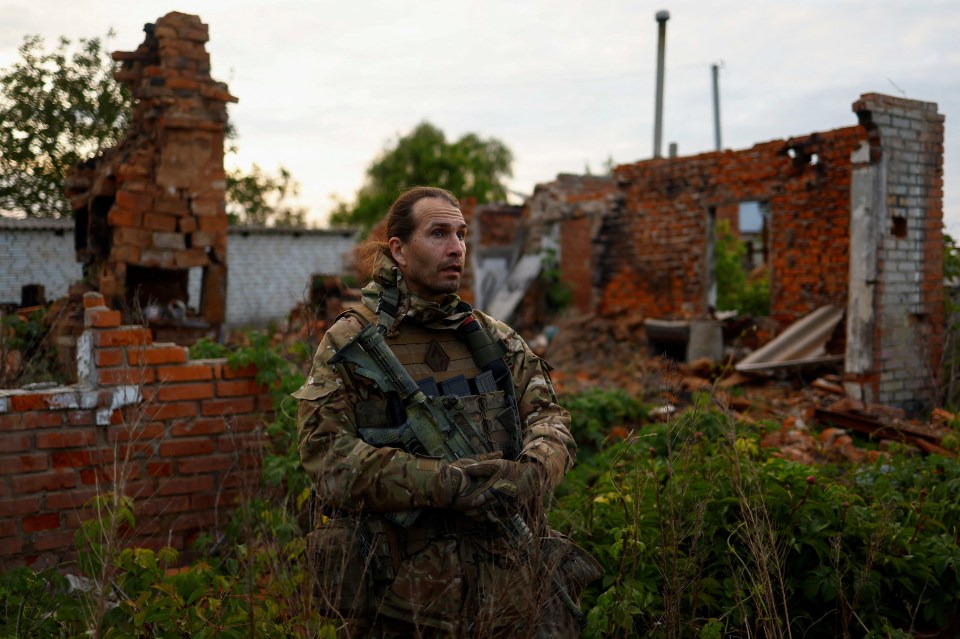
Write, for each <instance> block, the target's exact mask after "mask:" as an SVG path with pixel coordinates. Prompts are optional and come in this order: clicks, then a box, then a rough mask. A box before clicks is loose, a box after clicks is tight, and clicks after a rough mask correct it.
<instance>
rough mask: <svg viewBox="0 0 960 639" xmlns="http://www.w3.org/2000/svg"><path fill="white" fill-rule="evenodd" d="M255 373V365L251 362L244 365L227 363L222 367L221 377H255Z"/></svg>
mask: <svg viewBox="0 0 960 639" xmlns="http://www.w3.org/2000/svg"><path fill="white" fill-rule="evenodd" d="M256 375H257V367H256V366H254V365H253V364H246V365H244V366H237V367H234V366H233V365H230V364H227V365H226V366H224V367H223V378H224V379H237V378H238V377H255V376H256Z"/></svg>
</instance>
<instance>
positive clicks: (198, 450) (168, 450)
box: [160, 439, 214, 457]
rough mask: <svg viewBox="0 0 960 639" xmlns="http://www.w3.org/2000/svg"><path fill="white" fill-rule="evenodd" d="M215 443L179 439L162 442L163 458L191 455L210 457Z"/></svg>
mask: <svg viewBox="0 0 960 639" xmlns="http://www.w3.org/2000/svg"><path fill="white" fill-rule="evenodd" d="M213 448H214V446H213V442H212V441H211V440H209V439H179V440H175V441H167V442H160V456H161V457H186V456H189V455H208V454H210V453H212V452H213Z"/></svg>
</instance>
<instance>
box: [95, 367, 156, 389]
mask: <svg viewBox="0 0 960 639" xmlns="http://www.w3.org/2000/svg"><path fill="white" fill-rule="evenodd" d="M97 381H98V382H100V385H101V386H117V385H134V386H136V385H139V384H149V383H151V382H152V381H153V369H152V368H105V369H101V370H98V371H97Z"/></svg>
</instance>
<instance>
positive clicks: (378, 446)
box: [294, 187, 600, 638]
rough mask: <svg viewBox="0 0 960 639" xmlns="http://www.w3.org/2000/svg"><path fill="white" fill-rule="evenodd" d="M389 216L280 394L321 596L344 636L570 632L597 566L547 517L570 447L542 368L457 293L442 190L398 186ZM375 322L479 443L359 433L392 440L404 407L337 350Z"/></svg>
mask: <svg viewBox="0 0 960 639" xmlns="http://www.w3.org/2000/svg"><path fill="white" fill-rule="evenodd" d="M386 225H387V237H388V238H389V239H388V240H387V242H379V243H368V244H367V245H366V248H367V254H368V255H371V256H372V259H373V268H372V274H373V277H372V281H371V282H370V283H369V284H368V285H367V286H366V287H365V288H364V289H363V303H362V304H361V305H357V306H355V307H353V308H351V309H349V310H347V311H345V312H344V313H343V314H341V316H340V317H339V318H338V320H337V322H336V323H335V324H334V325H333V326H332V327H331V328H330V330H329V331H327V333H326V334H325V336H324V338H323V340H322V342H321V343H320V346H319V348H318V349H317V353H316V356H315V358H314V361H313V368H312V370H311V372H310V376H309V377H308V378H307V380H306V383H305V384H304V385H303V387H301V388H300V389H299V390H298V391H297V392H295V393H294V397H296V398H298V399H299V400H300V401H299V414H298V442H299V449H300V458H301V461H302V463H303V466H304V468H305V469H306V471H307V473H308V474H309V475H310V477H311V479H312V482H313V491H314V501H315V503H316V504H317V507H316V513H315V517H314V519H315V521H314V529H313V531H312V532H311V533H310V535H309V536H308V551H309V557H310V561H311V567H310V569H311V574H312V575H313V576H314V577H315V579H316V584H315V585H316V593H317V596H318V601H319V605H320V606H321V609H322V610H323V611H324V614H326V615H329V616H331V617H334V618H336V619H338V620H339V621H340V628H341V634H342V636H349V637H411V638H413V637H451V636H452V637H458V638H459V637H511V638H513V637H521V638H522V637H560V638H562V637H576V636H578V635H579V631H580V628H579V627H578V623H583V620H584V619H583V617H582V613H580V611H579V610H578V609H577V607H576V603H575V601H576V600H577V598H578V597H579V594H580V592H581V591H582V590H583V588H584V587H585V585H586V584H587V583H589V582H590V581H591V580H593V579H595V578H596V577H598V576H599V574H600V567H599V564H597V562H596V561H595V560H594V559H593V558H592V557H590V556H589V555H588V554H587V553H586V552H585V551H583V550H582V549H581V548H579V547H578V546H576V545H575V544H574V543H573V542H572V541H570V540H569V539H568V538H566V537H564V536H562V535H560V534H559V533H557V532H556V531H553V530H550V529H549V527H548V526H547V524H546V521H545V514H544V506H543V499H544V496H545V495H546V494H548V493H549V492H550V491H551V490H552V489H553V488H554V487H555V486H556V485H557V484H558V483H559V482H560V480H561V479H562V478H563V476H564V475H565V474H566V472H567V471H568V470H569V469H570V467H571V466H572V465H573V462H574V457H575V454H576V444H575V443H574V440H573V438H572V437H571V435H570V431H569V422H570V417H569V414H568V413H567V412H566V411H565V410H564V409H563V408H561V407H560V406H559V405H558V403H557V398H556V395H555V393H554V390H553V386H552V383H551V381H550V378H549V375H548V370H549V369H548V366H547V364H546V363H545V362H544V361H542V360H541V359H539V358H538V357H537V356H535V355H534V354H533V352H532V351H531V350H530V349H529V348H528V346H527V345H526V343H525V342H524V341H523V340H522V339H521V338H520V336H519V335H517V333H516V332H515V331H513V330H512V329H511V328H509V327H508V326H507V325H505V324H503V323H502V322H499V321H497V320H495V319H493V318H491V317H489V316H487V315H485V314H483V313H481V312H478V311H474V310H472V309H471V308H470V306H469V305H467V304H466V303H464V302H462V301H461V300H460V298H459V297H458V296H457V294H456V293H457V291H458V289H459V287H460V280H461V277H462V275H463V269H464V264H465V257H466V245H465V239H464V238H465V235H466V232H467V225H466V222H465V220H464V217H463V214H462V213H461V211H460V204H459V202H458V201H457V199H456V197H454V196H453V194H451V193H450V192H448V191H445V190H443V189H439V188H433V187H416V188H413V189H411V190H409V191H406V192H405V193H403V194H402V195H401V196H400V197H399V198H398V199H397V200H396V202H394V203H393V205H392V206H391V207H390V211H389V213H388V216H387V222H386ZM371 324H373V325H375V326H376V328H377V329H378V330H379V331H380V333H381V334H382V335H383V339H384V340H385V343H386V345H387V346H388V347H389V350H390V351H391V352H392V353H393V354H394V355H396V359H397V360H399V364H402V369H404V370H405V371H406V372H407V373H409V377H410V378H412V379H413V380H417V386H418V387H419V388H420V389H421V390H422V391H423V393H424V395H423V397H428V398H431V399H429V401H430V402H433V405H434V406H436V407H439V410H446V409H449V410H451V411H454V412H456V414H457V416H456V417H455V418H454V417H453V416H452V415H453V413H451V417H450V419H451V420H452V421H451V423H454V422H455V423H456V424H457V425H458V428H462V429H463V430H464V432H467V433H471V434H470V435H469V436H470V437H472V438H473V439H472V440H471V441H473V442H474V443H477V444H478V445H477V449H478V451H480V452H477V451H474V452H475V453H476V454H470V455H467V456H463V457H461V458H456V459H451V458H448V459H444V458H442V456H441V457H438V456H430V455H428V454H427V453H426V452H425V451H424V449H423V448H422V446H419V445H418V443H417V442H410V441H407V442H405V443H399V442H397V443H395V444H393V445H386V444H384V443H383V441H382V440H379V439H377V438H373V437H372V436H371V435H370V433H382V432H396V430H395V429H397V427H400V426H402V425H404V423H405V420H406V419H407V414H406V411H407V410H409V406H405V405H404V399H403V398H401V397H399V396H398V394H397V393H396V392H387V391H388V389H384V388H380V387H379V386H378V384H377V383H375V381H373V379H375V378H371V377H369V376H368V375H365V374H364V372H363V371H362V370H358V367H357V366H356V365H355V364H354V363H350V362H349V361H345V360H344V359H343V356H342V354H341V355H339V356H338V353H340V351H341V350H344V351H345V352H347V351H352V348H353V347H351V346H349V345H350V344H351V340H352V339H354V338H355V337H356V336H357V335H358V334H359V333H360V332H361V331H362V330H363V329H364V328H365V327H367V326H369V325H371ZM478 327H479V329H480V331H479V332H478V331H477V328H478ZM471 334H473V335H474V337H473V338H471V337H469V335H471ZM476 335H479V336H480V337H481V339H480V340H479V341H478V340H477V339H476ZM491 353H492V354H491ZM444 414H446V413H444ZM457 420H459V421H457ZM381 429H394V430H390V431H384V430H381ZM454 457H455V456H454ZM531 531H532V532H531Z"/></svg>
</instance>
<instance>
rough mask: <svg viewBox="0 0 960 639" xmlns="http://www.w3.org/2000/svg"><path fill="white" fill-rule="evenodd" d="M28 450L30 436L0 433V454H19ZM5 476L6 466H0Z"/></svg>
mask: <svg viewBox="0 0 960 639" xmlns="http://www.w3.org/2000/svg"><path fill="white" fill-rule="evenodd" d="M29 449H30V436H29V435H23V434H20V433H0V453H19V452H22V451H25V450H29ZM0 468H3V474H6V468H7V467H6V464H5V463H3V464H0Z"/></svg>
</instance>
